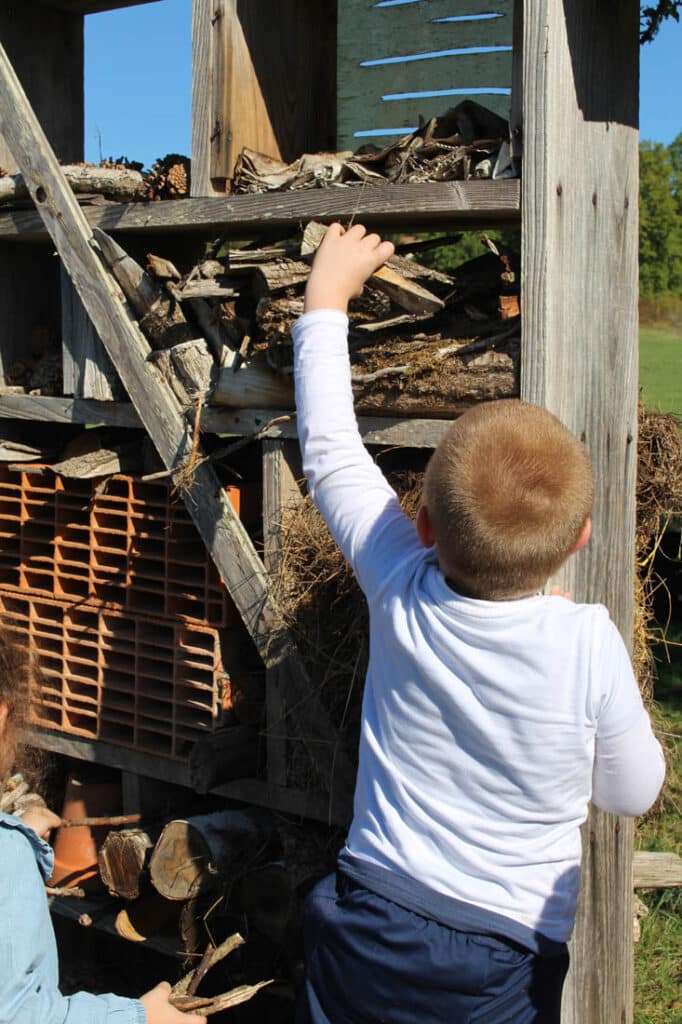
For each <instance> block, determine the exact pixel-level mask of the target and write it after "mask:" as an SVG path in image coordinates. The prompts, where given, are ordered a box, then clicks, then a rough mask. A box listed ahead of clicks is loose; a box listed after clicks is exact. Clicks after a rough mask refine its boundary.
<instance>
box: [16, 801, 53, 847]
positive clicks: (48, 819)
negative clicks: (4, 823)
mask: <svg viewBox="0 0 682 1024" xmlns="http://www.w3.org/2000/svg"><path fill="white" fill-rule="evenodd" d="M20 817H21V820H22V821H23V822H24V824H25V825H28V827H29V828H32V829H33V831H34V832H35V833H36V834H37V835H39V836H40V838H41V839H46V840H47V839H49V837H50V832H51V831H52V829H53V828H59V826H60V825H61V823H62V819H61V818H60V817H59V815H58V814H55V813H54V812H53V811H51V810H49V808H47V807H40V806H38V807H35V806H33V807H27V808H26V810H25V811H24V813H23V814H22V815H20Z"/></svg>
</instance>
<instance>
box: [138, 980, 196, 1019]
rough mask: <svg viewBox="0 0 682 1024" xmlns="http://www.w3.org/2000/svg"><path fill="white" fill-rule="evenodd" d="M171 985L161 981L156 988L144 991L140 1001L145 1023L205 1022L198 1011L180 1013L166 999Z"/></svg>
mask: <svg viewBox="0 0 682 1024" xmlns="http://www.w3.org/2000/svg"><path fill="white" fill-rule="evenodd" d="M170 992H171V987H170V985H169V984H168V982H167V981H161V982H159V984H158V985H157V986H156V988H153V989H151V990H150V991H149V992H145V994H144V995H143V996H142V998H141V1000H140V1002H141V1003H142V1005H143V1006H144V1012H145V1014H146V1015H147V1024H206V1018H205V1017H203V1016H202V1015H201V1014H200V1013H181V1012H180V1010H176V1009H175V1007H174V1006H171V1004H170V1003H169V1001H168V997H169V996H170Z"/></svg>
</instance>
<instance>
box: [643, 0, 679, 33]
mask: <svg viewBox="0 0 682 1024" xmlns="http://www.w3.org/2000/svg"><path fill="white" fill-rule="evenodd" d="M680 7H682V0H677V2H676V0H658V3H657V4H656V6H655V7H641V8H640V11H639V30H640V31H639V41H640V43H650V42H651V40H652V39H653V38H654V37H655V36H656V33H657V32H658V30H659V28H660V27H661V23H662V22H663V21H665V19H666V18H674V19H675V21H679V20H680V10H679V9H680Z"/></svg>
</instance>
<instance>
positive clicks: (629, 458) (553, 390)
mask: <svg viewBox="0 0 682 1024" xmlns="http://www.w3.org/2000/svg"><path fill="white" fill-rule="evenodd" d="M524 14H525V16H524V33H523V112H524V113H523V129H524V153H523V169H524V173H523V178H522V184H521V187H522V195H523V219H522V235H523V237H522V246H523V253H524V259H523V278H522V297H523V308H524V319H523V340H522V353H523V356H522V371H521V392H522V396H523V397H524V398H526V399H528V400H529V401H532V402H536V403H537V404H539V405H544V406H546V407H547V408H548V409H550V410H551V411H552V412H554V413H556V415H557V416H558V417H559V418H560V419H561V420H562V421H563V422H564V423H565V424H566V425H567V426H568V427H570V428H571V430H573V431H574V432H575V433H576V434H577V435H578V436H579V437H583V438H584V439H585V442H586V444H587V447H588V449H589V452H590V456H591V458H592V462H593V465H594V470H595V478H596V495H595V507H594V516H593V523H594V530H593V537H592V540H591V542H590V544H589V545H588V547H587V548H586V549H585V550H584V551H583V552H581V553H580V554H579V555H578V556H577V557H575V558H573V559H571V561H570V562H569V563H568V564H567V566H566V568H565V569H564V571H563V573H562V576H561V579H560V582H561V585H562V587H565V588H566V589H567V590H570V591H571V592H572V593H573V594H575V596H576V599H577V600H579V601H601V602H604V603H605V604H607V606H608V607H609V610H610V612H611V616H612V618H613V620H614V622H615V623H616V625H617V626H618V627H619V629H620V631H621V633H622V635H623V638H624V639H625V641H626V643H627V644H628V645H630V643H631V639H632V629H633V604H634V569H635V558H634V536H635V474H636V460H637V443H636V439H637V347H638V333H637V298H638V289H637V274H638V244H637V243H638V217H637V208H638V166H639V149H638V133H637V123H638V122H637V118H638V85H637V66H638V63H637V62H638V49H639V40H638V31H637V27H638V17H639V8H638V6H637V4H636V3H635V2H634V0H624V2H622V3H619V4H598V5H595V4H591V3H590V2H589V0H570V2H568V0H563V2H562V0H535V2H533V3H529V2H526V3H525V4H524ZM588 40H589V45H588ZM569 154H572V156H569ZM576 156H577V157H578V158H577V159H575V157H576ZM584 839H585V842H584V864H583V872H582V892H581V900H580V913H579V916H578V921H577V925H576V931H575V935H574V939H573V958H574V967H573V969H572V971H571V973H570V975H569V979H568V982H567V985H566V990H565V996H564V1012H563V1020H564V1022H565V1024H568V1022H575V1024H578V1022H580V1024H585V1022H587V1021H589V1022H594V1024H597V1022H600V1024H617V1022H621V1021H631V1020H632V1015H633V1005H632V991H633V975H632V958H633V945H632V920H633V915H632V888H631V885H630V881H629V880H630V878H631V874H632V849H633V822H632V819H621V818H617V817H615V816H612V815H606V814H602V813H600V812H597V811H596V810H593V811H592V813H591V815H590V820H589V823H588V825H587V826H586V828H585V832H584Z"/></svg>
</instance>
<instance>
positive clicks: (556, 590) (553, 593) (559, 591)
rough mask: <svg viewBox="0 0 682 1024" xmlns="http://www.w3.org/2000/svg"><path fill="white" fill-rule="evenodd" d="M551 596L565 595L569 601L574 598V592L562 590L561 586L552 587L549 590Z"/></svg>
mask: <svg viewBox="0 0 682 1024" xmlns="http://www.w3.org/2000/svg"><path fill="white" fill-rule="evenodd" d="M549 596H550V597H565V598H566V600H567V601H572V600H573V594H572V593H571V592H570V590H562V589H561V587H558V586H557V587H552V589H551V590H550V592H549Z"/></svg>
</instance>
